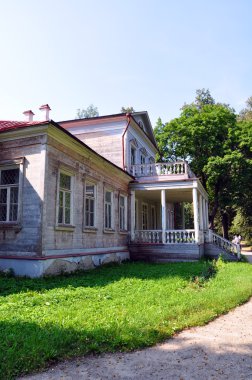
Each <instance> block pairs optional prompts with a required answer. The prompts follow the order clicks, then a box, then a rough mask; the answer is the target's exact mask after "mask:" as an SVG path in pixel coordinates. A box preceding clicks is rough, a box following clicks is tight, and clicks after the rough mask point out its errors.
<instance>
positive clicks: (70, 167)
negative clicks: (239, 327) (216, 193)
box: [0, 105, 210, 277]
mask: <svg viewBox="0 0 252 380" xmlns="http://www.w3.org/2000/svg"><path fill="white" fill-rule="evenodd" d="M41 110H42V111H44V112H45V120H44V121H36V122H35V121H33V113H32V112H31V111H26V112H25V115H26V116H27V118H28V120H27V121H24V122H18V121H0V270H8V269H12V270H13V271H14V273H15V274H17V275H27V276H30V277H39V276H42V275H52V274H59V273H62V272H71V271H74V270H78V269H91V268H94V267H97V266H99V265H102V264H105V263H109V262H121V261H123V260H127V259H130V258H132V259H145V260H146V259H147V260H153V261H157V260H159V259H160V260H164V259H167V260H168V259H169V260H173V259H178V260H195V259H198V258H199V257H201V255H202V254H203V253H204V243H205V241H206V240H207V239H209V236H210V235H209V230H208V197H207V194H206V192H205V190H204V188H203V187H202V185H201V183H200V181H199V180H198V179H197V178H196V177H195V175H194V174H193V173H192V172H191V170H190V168H189V166H188V164H187V163H186V162H178V163H155V155H156V153H157V151H158V149H157V146H156V142H155V138H154V135H153V131H152V127H151V124H150V121H149V118H148V114H147V112H136V113H133V114H117V115H109V116H104V117H97V118H92V119H78V120H69V121H63V122H59V123H56V122H54V121H52V120H50V119H49V111H50V108H49V106H48V105H44V106H42V107H41ZM185 204H187V205H188V204H192V205H193V222H192V225H191V226H188V225H186V223H187V220H186V217H185V208H184V205H185Z"/></svg>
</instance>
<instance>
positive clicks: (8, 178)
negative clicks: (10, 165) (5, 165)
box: [0, 168, 19, 222]
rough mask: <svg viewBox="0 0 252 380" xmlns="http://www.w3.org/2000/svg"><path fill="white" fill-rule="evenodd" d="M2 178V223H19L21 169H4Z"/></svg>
mask: <svg viewBox="0 0 252 380" xmlns="http://www.w3.org/2000/svg"><path fill="white" fill-rule="evenodd" d="M0 176H1V179H0V222H17V220H18V204H19V169H18V168H15V169H2V170H0Z"/></svg>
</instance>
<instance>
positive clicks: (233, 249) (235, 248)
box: [211, 232, 241, 258]
mask: <svg viewBox="0 0 252 380" xmlns="http://www.w3.org/2000/svg"><path fill="white" fill-rule="evenodd" d="M211 239H212V243H213V244H215V245H217V246H218V247H220V248H222V249H224V250H225V251H227V252H230V253H231V254H233V255H237V257H238V258H240V253H241V252H240V251H241V250H240V245H239V244H235V243H232V242H231V241H229V240H227V239H224V238H223V237H221V236H220V235H217V234H215V233H214V232H211Z"/></svg>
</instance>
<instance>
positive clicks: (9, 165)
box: [0, 158, 24, 227]
mask: <svg viewBox="0 0 252 380" xmlns="http://www.w3.org/2000/svg"><path fill="white" fill-rule="evenodd" d="M23 163H24V158H21V159H16V160H13V161H4V162H2V163H1V162H0V189H6V188H7V220H2V221H0V226H2V227H4V226H17V225H20V224H21V215H22V193H23V171H24V165H23ZM13 169H18V170H19V179H18V183H17V184H7V185H1V174H2V171H5V170H13ZM13 187H18V201H17V203H16V204H17V219H16V220H9V219H10V218H9V216H10V215H9V213H10V188H13Z"/></svg>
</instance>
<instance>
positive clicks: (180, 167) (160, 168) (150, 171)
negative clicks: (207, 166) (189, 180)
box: [131, 161, 195, 177]
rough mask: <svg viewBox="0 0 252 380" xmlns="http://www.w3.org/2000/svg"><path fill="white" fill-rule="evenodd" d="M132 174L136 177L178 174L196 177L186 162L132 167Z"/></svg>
mask: <svg viewBox="0 0 252 380" xmlns="http://www.w3.org/2000/svg"><path fill="white" fill-rule="evenodd" d="M131 172H132V174H133V175H134V176H135V177H145V176H146V177H148V176H160V175H177V174H180V175H183V174H185V175H188V176H189V177H195V175H194V174H193V172H192V171H191V169H190V167H189V165H188V163H187V162H186V161H180V162H160V163H154V164H139V165H132V168H131Z"/></svg>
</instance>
